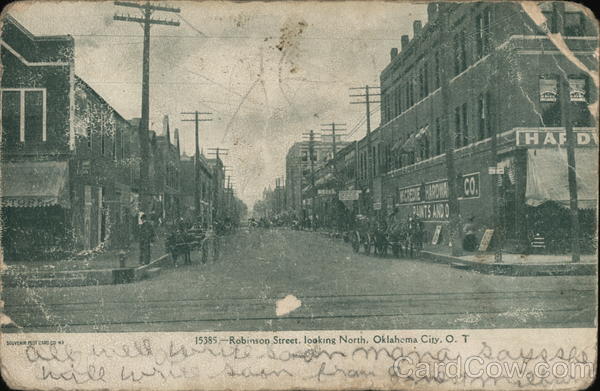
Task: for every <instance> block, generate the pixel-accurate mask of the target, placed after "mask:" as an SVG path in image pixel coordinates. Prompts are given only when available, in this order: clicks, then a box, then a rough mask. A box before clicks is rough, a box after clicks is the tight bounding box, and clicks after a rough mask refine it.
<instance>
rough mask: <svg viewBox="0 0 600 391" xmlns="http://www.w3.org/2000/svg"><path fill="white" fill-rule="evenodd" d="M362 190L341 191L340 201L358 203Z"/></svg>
mask: <svg viewBox="0 0 600 391" xmlns="http://www.w3.org/2000/svg"><path fill="white" fill-rule="evenodd" d="M360 193H361V191H360V190H340V192H339V199H340V201H356V200H358V198H359V197H360Z"/></svg>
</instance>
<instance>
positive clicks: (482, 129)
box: [477, 93, 490, 140]
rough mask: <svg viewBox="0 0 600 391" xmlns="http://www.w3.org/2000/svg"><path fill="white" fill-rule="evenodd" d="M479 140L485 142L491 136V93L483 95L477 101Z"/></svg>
mask: <svg viewBox="0 0 600 391" xmlns="http://www.w3.org/2000/svg"><path fill="white" fill-rule="evenodd" d="M477 121H478V122H479V123H478V126H477V128H478V129H477V130H478V131H477V139H478V140H483V139H485V138H487V137H489V136H490V118H489V93H485V94H481V95H480V96H479V100H478V101H477Z"/></svg>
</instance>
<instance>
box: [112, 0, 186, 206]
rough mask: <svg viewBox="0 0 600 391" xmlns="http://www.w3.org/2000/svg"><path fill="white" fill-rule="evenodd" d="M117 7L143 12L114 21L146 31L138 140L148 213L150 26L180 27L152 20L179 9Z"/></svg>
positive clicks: (122, 3)
mask: <svg viewBox="0 0 600 391" xmlns="http://www.w3.org/2000/svg"><path fill="white" fill-rule="evenodd" d="M114 4H115V5H116V6H120V7H129V8H135V9H138V10H140V11H141V12H142V16H141V17H139V16H131V15H129V14H127V15H123V14H121V15H118V14H115V15H114V16H113V19H114V20H116V21H121V22H136V23H141V25H142V27H143V29H144V35H143V37H144V48H143V55H142V113H141V114H142V115H141V119H140V123H139V129H138V138H139V142H140V160H141V161H140V199H141V209H142V211H144V212H148V211H149V208H150V197H149V195H150V183H149V179H150V178H149V171H150V161H149V155H150V150H149V149H150V148H149V140H148V132H149V128H150V26H151V25H166V26H179V22H177V21H173V20H167V19H157V18H152V13H153V12H155V11H162V12H171V13H179V8H173V7H168V6H162V5H156V4H150V2H146V3H145V4H139V3H131V2H127V1H115V3H114Z"/></svg>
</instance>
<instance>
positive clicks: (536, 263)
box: [421, 245, 597, 276]
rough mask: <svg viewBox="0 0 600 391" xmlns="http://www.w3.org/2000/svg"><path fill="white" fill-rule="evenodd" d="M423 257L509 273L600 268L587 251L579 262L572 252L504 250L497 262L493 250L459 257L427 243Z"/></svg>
mask: <svg viewBox="0 0 600 391" xmlns="http://www.w3.org/2000/svg"><path fill="white" fill-rule="evenodd" d="M421 258H424V259H426V260H430V261H433V262H440V263H447V264H449V265H451V266H452V267H455V268H459V269H465V270H473V271H477V272H480V273H485V274H498V275H508V276H557V275H595V274H596V270H597V257H596V256H595V255H588V254H586V255H581V261H580V262H579V263H572V262H571V255H570V254H563V255H544V254H530V255H525V254H510V253H503V254H502V262H501V263H497V262H495V259H494V253H493V252H486V253H479V252H474V253H471V252H463V255H462V256H460V257H456V256H452V255H451V252H450V248H448V247H445V246H443V247H442V246H427V245H426V246H424V249H423V251H422V252H421Z"/></svg>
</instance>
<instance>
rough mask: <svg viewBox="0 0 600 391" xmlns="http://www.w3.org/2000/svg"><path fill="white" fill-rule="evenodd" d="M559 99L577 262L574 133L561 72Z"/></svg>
mask: <svg viewBox="0 0 600 391" xmlns="http://www.w3.org/2000/svg"><path fill="white" fill-rule="evenodd" d="M559 83H560V90H559V93H558V96H559V98H560V106H561V110H560V111H561V114H562V126H563V127H564V128H565V135H566V138H567V165H568V168H567V170H568V171H567V180H568V183H569V210H570V215H571V261H572V262H573V263H577V262H579V261H580V260H581V259H580V258H581V249H580V246H579V199H578V194H577V171H576V166H575V142H576V140H575V133H574V132H573V123H572V121H571V93H570V86H569V78H568V76H567V74H566V73H565V72H564V71H563V72H562V75H561V77H560V81H559Z"/></svg>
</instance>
